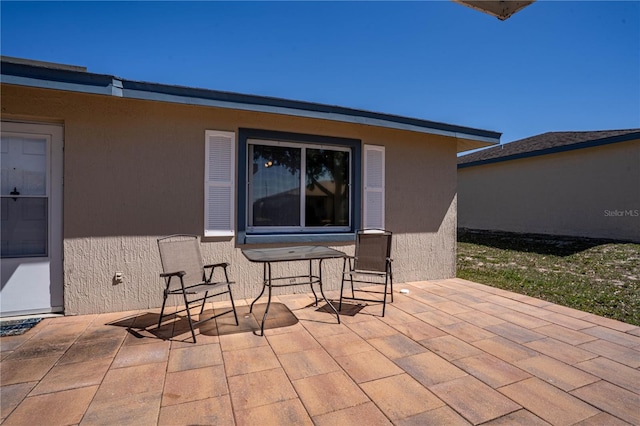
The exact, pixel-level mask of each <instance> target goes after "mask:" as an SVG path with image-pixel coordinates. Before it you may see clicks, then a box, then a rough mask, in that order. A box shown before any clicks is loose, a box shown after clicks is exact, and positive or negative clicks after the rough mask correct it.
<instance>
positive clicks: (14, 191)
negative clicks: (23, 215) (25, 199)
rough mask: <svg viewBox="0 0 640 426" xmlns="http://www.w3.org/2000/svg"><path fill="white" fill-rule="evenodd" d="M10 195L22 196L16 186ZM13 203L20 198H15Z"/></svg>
mask: <svg viewBox="0 0 640 426" xmlns="http://www.w3.org/2000/svg"><path fill="white" fill-rule="evenodd" d="M9 195H20V191H18V188H16V187H15V186H14V187H13V191H11V192H10V193H9ZM13 201H18V197H13Z"/></svg>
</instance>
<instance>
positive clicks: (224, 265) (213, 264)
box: [204, 262, 230, 269]
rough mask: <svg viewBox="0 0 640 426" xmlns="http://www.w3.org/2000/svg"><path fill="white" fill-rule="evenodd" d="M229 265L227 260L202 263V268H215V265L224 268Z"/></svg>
mask: <svg viewBox="0 0 640 426" xmlns="http://www.w3.org/2000/svg"><path fill="white" fill-rule="evenodd" d="M229 265H230V263H228V262H222V263H212V264H210V265H204V268H205V269H207V268H217V267H220V266H221V267H223V268H226V267H227V266H229Z"/></svg>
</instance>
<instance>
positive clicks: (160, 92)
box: [1, 62, 501, 152]
mask: <svg viewBox="0 0 640 426" xmlns="http://www.w3.org/2000/svg"><path fill="white" fill-rule="evenodd" d="M1 74H2V75H1V77H2V80H1V81H2V83H3V84H11V85H18V86H27V87H36V88H43V89H51V90H61V91H69V92H78V93H87V94H94V95H104V96H116V97H122V98H128V99H138V100H148V101H156V102H170V103H178V104H184V105H198V106H209V107H217V108H227V109H237V110H244V111H254V112H264V113H271V114H283V115H290V116H296V117H305V118H315V119H323V120H330V121H337V122H345V123H354V124H362V125H370V126H377V127H386V128H391V129H398V130H406V131H412V132H418V133H427V134H433V135H440V136H446V137H452V138H455V139H456V140H457V151H458V152H463V151H467V150H469V149H474V148H479V147H484V146H490V145H495V144H498V143H499V142H500V136H501V134H500V133H498V132H493V131H488V130H481V129H474V128H470V127H464V126H456V125H451V124H445V123H437V122H432V121H427V120H421V119H415V118H410V117H402V116H396V115H391V114H383V113H376V112H371V111H364V110H356V109H351V108H345V107H338V106H331V105H324V104H316V103H311V102H303V101H293V100H287V99H280V98H269V97H263V96H256V95H243V94H237V93H230V92H221V91H215V90H209V89H196V88H189V87H182V86H172V85H163V84H157V83H146V82H136V81H130V80H124V79H120V78H117V77H114V76H110V75H104V74H92V73H87V72H77V71H73V70H60V69H51V68H42V67H34V66H30V65H23V64H15V63H5V62H3V63H2V69H1Z"/></svg>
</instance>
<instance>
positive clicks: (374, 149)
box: [204, 129, 385, 244]
mask: <svg viewBox="0 0 640 426" xmlns="http://www.w3.org/2000/svg"><path fill="white" fill-rule="evenodd" d="M205 139H206V143H205V184H204V192H205V193H204V215H205V217H204V224H205V233H204V234H205V236H232V237H233V236H235V237H236V238H237V241H238V244H252V243H290V242H304V243H313V242H336V241H353V238H354V233H355V231H356V230H357V229H360V228H361V227H362V224H364V228H384V222H385V217H384V216H385V215H384V211H385V206H384V198H385V195H384V190H385V178H384V175H385V162H384V157H385V148H384V146H376V145H362V142H361V141H360V140H357V139H347V138H337V137H327V136H317V135H305V134H297V133H286V132H274V131H267V130H256V129H240V130H239V132H238V139H237V155H236V134H235V133H234V132H226V131H217V130H207V131H206V133H205ZM236 159H237V160H236Z"/></svg>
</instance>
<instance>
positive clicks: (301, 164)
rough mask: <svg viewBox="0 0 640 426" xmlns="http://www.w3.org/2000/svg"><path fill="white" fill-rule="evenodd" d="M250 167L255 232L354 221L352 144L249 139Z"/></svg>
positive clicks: (328, 226) (343, 225)
mask: <svg viewBox="0 0 640 426" xmlns="http://www.w3.org/2000/svg"><path fill="white" fill-rule="evenodd" d="M263 143H264V144H263ZM249 167H250V173H249V175H250V176H249V197H248V208H249V215H248V216H249V227H250V228H251V229H253V230H254V231H260V230H264V231H269V230H274V227H279V228H280V229H281V230H283V231H287V230H288V229H289V230H294V231H295V230H303V229H307V228H313V229H316V230H330V229H331V228H332V227H333V229H336V227H340V228H347V227H349V226H350V215H351V206H350V200H351V197H350V185H349V184H350V182H349V179H350V173H351V170H350V167H351V165H350V149H348V148H346V147H345V148H342V147H335V148H334V147H330V148H327V147H325V146H318V145H307V144H299V143H293V142H291V143H281V142H275V141H274V142H267V141H261V143H260V144H249Z"/></svg>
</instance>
